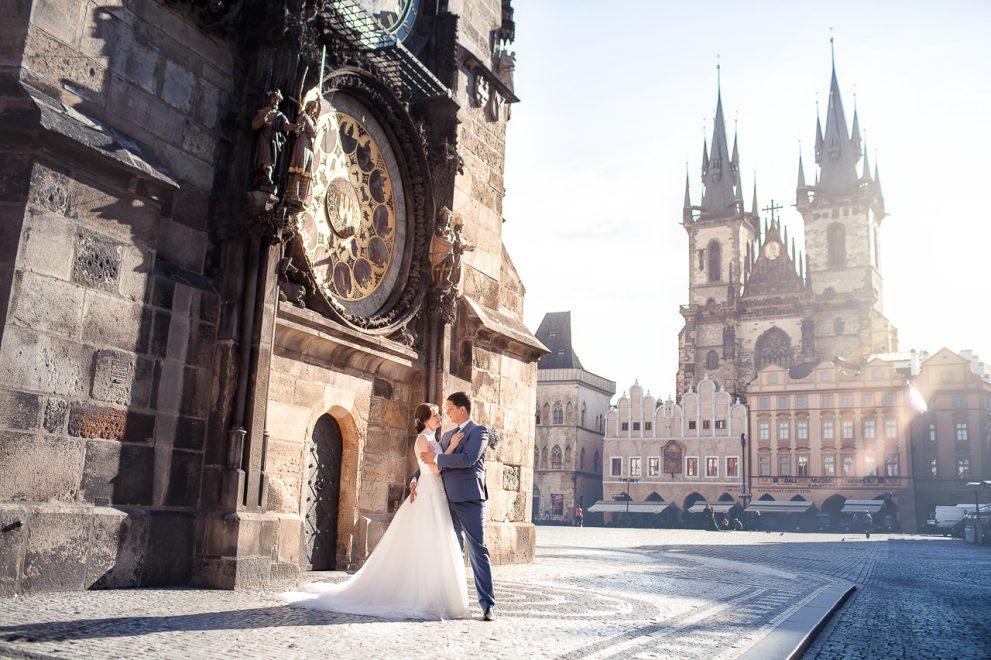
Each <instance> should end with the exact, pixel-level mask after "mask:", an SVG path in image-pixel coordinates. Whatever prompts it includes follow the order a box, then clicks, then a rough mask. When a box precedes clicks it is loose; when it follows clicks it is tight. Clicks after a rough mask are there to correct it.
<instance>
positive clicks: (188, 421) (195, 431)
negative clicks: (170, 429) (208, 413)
mask: <svg viewBox="0 0 991 660" xmlns="http://www.w3.org/2000/svg"><path fill="white" fill-rule="evenodd" d="M205 435H206V422H205V421H203V420H201V419H192V418H190V417H180V418H179V420H178V422H177V424H176V429H175V440H174V441H173V444H172V446H173V447H176V448H179V449H196V450H199V449H203V438H204V436H205Z"/></svg>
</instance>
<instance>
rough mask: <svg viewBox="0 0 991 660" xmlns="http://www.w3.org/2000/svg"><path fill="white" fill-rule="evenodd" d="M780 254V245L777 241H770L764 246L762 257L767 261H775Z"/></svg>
mask: <svg viewBox="0 0 991 660" xmlns="http://www.w3.org/2000/svg"><path fill="white" fill-rule="evenodd" d="M780 254H781V244H780V243H778V242H777V241H771V242H770V243H768V244H767V245H765V246H764V256H765V257H767V258H768V259H777V258H778V256H779V255H780Z"/></svg>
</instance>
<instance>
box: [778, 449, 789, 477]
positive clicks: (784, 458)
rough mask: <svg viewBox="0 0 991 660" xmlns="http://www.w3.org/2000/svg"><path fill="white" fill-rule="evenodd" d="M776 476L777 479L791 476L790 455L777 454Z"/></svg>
mask: <svg viewBox="0 0 991 660" xmlns="http://www.w3.org/2000/svg"><path fill="white" fill-rule="evenodd" d="M782 467H784V469H782ZM778 476H779V477H790V476H791V454H785V453H781V454H778Z"/></svg>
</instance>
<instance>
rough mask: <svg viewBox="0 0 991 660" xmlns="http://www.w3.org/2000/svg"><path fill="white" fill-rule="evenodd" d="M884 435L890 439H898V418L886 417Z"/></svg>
mask: <svg viewBox="0 0 991 660" xmlns="http://www.w3.org/2000/svg"><path fill="white" fill-rule="evenodd" d="M884 437H885V438H887V439H888V440H897V439H898V420H897V419H895V418H894V417H885V418H884Z"/></svg>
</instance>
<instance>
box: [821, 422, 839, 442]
mask: <svg viewBox="0 0 991 660" xmlns="http://www.w3.org/2000/svg"><path fill="white" fill-rule="evenodd" d="M822 439H823V440H835V439H836V424H835V422H834V420H833V419H832V418H830V419H824V420H822Z"/></svg>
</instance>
